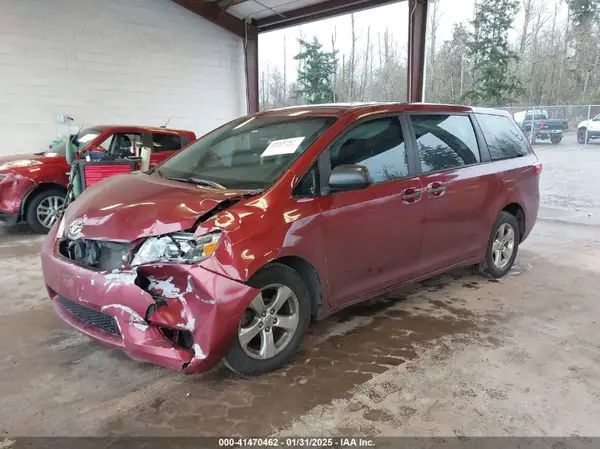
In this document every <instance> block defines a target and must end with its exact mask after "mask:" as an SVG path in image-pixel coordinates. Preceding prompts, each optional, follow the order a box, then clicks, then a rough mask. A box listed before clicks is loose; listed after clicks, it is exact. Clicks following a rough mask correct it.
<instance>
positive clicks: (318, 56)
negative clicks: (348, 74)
mask: <svg viewBox="0 0 600 449" xmlns="http://www.w3.org/2000/svg"><path fill="white" fill-rule="evenodd" d="M298 42H299V43H300V46H301V50H300V53H298V54H297V55H296V56H295V57H294V59H295V60H296V61H298V62H299V67H298V87H297V91H296V92H297V94H299V95H301V96H302V97H303V98H304V99H305V100H306V101H307V102H308V103H310V104H319V103H331V102H332V101H333V97H334V95H333V83H332V78H333V74H334V71H335V62H336V60H335V53H333V52H326V51H323V45H322V44H321V43H320V42H319V40H318V39H317V38H316V37H315V38H314V40H313V41H312V42H308V41H305V40H304V39H298Z"/></svg>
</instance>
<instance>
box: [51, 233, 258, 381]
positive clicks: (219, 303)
mask: <svg viewBox="0 0 600 449" xmlns="http://www.w3.org/2000/svg"><path fill="white" fill-rule="evenodd" d="M55 235H56V227H55V228H54V229H53V230H52V231H51V232H50V233H49V235H48V236H47V238H46V241H45V243H44V246H43V248H42V269H43V274H44V282H45V283H46V288H47V290H48V294H49V295H50V298H51V300H52V303H53V306H54V309H55V311H56V313H57V314H58V315H59V316H60V317H61V318H62V319H63V320H64V321H65V322H66V323H68V324H69V325H71V326H72V327H74V328H76V329H78V330H79V331H81V332H82V333H84V334H86V335H88V336H90V337H92V338H93V339H95V340H97V341H99V342H100V343H103V344H105V345H107V346H110V347H113V348H117V349H120V350H122V351H124V352H125V353H126V354H128V355H129V356H130V357H132V358H133V359H137V360H143V361H147V362H150V363H154V364H156V365H160V366H164V367H166V368H170V369H174V370H180V371H183V372H184V373H186V374H194V373H200V372H203V371H206V370H208V369H210V368H212V367H213V366H214V365H215V364H216V363H217V362H218V361H219V360H220V359H221V358H222V357H223V356H224V355H225V353H226V352H227V350H228V348H229V346H230V344H231V341H232V339H233V338H235V336H236V335H237V326H238V322H239V320H240V318H241V316H242V314H243V313H244V311H245V309H246V307H247V306H248V304H250V302H251V301H252V299H254V297H255V296H256V295H257V294H258V290H256V289H253V288H252V287H248V286H247V285H244V284H242V283H240V282H237V281H234V280H231V279H229V278H226V277H224V276H221V275H217V274H215V273H212V272H210V271H208V270H206V269H204V268H202V267H200V266H189V265H166V264H165V265H148V266H142V267H138V268H137V269H133V270H123V271H119V270H114V271H112V272H101V271H94V270H92V269H90V268H87V267H82V266H79V265H77V264H75V263H73V262H72V261H70V260H68V259H66V258H64V257H63V256H61V255H59V254H56V253H55V246H56V245H55V242H56V240H55ZM107 320H108V321H107ZM112 320H114V324H115V325H116V328H115V327H111V323H112V322H113V321H112ZM106 323H108V325H107V324H106ZM178 333H186V334H187V335H189V336H190V337H191V339H189V338H188V339H187V340H186V342H185V344H182V341H180V340H176V339H174V338H173V335H177V334H178Z"/></svg>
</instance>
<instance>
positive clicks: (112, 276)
mask: <svg viewBox="0 0 600 449" xmlns="http://www.w3.org/2000/svg"><path fill="white" fill-rule="evenodd" d="M104 278H105V279H106V281H107V284H108V287H107V289H106V291H107V292H109V291H111V290H112V289H113V288H114V287H117V286H120V285H132V284H133V283H134V282H135V279H136V278H137V271H119V270H113V271H112V272H111V273H109V274H107V275H105V276H104Z"/></svg>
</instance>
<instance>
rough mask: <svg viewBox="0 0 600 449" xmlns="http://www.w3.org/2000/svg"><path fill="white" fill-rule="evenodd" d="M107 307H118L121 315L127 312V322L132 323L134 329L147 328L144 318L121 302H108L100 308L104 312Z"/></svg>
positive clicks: (145, 329) (142, 329)
mask: <svg viewBox="0 0 600 449" xmlns="http://www.w3.org/2000/svg"><path fill="white" fill-rule="evenodd" d="M108 309H118V310H120V311H121V315H123V314H124V313H126V314H128V315H129V323H130V324H132V325H133V326H134V327H135V328H136V329H138V330H141V331H147V330H148V325H147V324H146V321H144V319H143V318H142V317H141V316H140V315H139V314H138V313H137V312H136V311H135V310H132V309H131V308H130V307H127V306H124V305H123V304H108V305H106V306H103V307H102V308H101V309H100V310H101V311H102V312H104V311H106V310H108ZM118 324H119V322H118V320H117V325H118ZM119 330H121V327H120V326H119ZM121 334H122V333H121Z"/></svg>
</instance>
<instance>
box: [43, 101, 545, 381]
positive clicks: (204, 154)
mask: <svg viewBox="0 0 600 449" xmlns="http://www.w3.org/2000/svg"><path fill="white" fill-rule="evenodd" d="M541 169H542V168H541V164H540V161H539V160H538V158H537V157H536V155H535V154H534V153H533V151H532V149H531V147H530V146H529V144H528V142H527V140H526V139H525V137H524V136H523V134H522V133H521V131H520V130H519V128H518V127H517V126H516V124H515V122H514V121H513V119H512V118H511V116H510V115H509V114H508V113H506V112H504V111H498V110H490V109H476V108H469V107H462V106H446V105H428V104H370V105H321V106H301V107H293V108H286V109H279V110H275V111H270V112H264V113H259V114H255V115H251V116H246V117H242V118H239V119H237V120H234V121H232V122H230V123H228V124H226V125H224V126H222V127H220V128H218V129H216V130H214V131H212V132H211V133H209V134H207V135H205V136H204V137H202V138H200V139H199V140H197V141H196V142H194V143H193V144H191V145H190V146H188V147H187V148H186V149H184V150H183V151H181V152H180V153H178V154H177V155H175V156H173V157H172V158H170V159H168V160H167V161H166V162H164V163H162V164H160V165H158V166H157V167H156V168H155V169H154V170H151V171H150V172H148V173H135V174H129V175H117V176H114V177H112V178H109V179H108V180H106V181H104V182H103V183H101V184H98V185H94V186H92V187H90V188H89V189H87V190H85V191H84V192H83V194H82V195H81V197H79V198H78V199H77V200H76V201H75V202H74V203H72V204H71V205H70V206H69V208H68V209H67V211H66V212H65V214H64V216H63V218H62V220H61V221H60V222H59V223H57V224H56V225H55V226H54V227H53V229H52V230H51V232H50V233H49V235H48V236H47V238H46V241H45V243H44V246H43V251H42V263H43V271H44V279H45V283H46V286H47V290H48V293H49V295H50V298H51V300H52V303H53V305H54V308H55V310H56V312H57V313H58V315H60V317H61V318H62V319H63V320H64V321H66V322H67V323H68V324H70V325H71V326H73V327H75V328H77V329H78V330H80V331H81V332H83V333H85V334H87V335H89V336H91V337H93V338H94V339H96V340H98V341H100V342H102V343H104V344H106V345H108V346H111V347H114V348H119V349H121V350H123V351H124V352H126V353H127V354H129V355H130V356H131V357H133V358H135V359H141V360H146V361H150V362H153V363H155V364H158V365H162V366H165V367H169V368H172V369H177V370H182V371H183V372H185V373H198V372H202V371H205V370H207V369H209V368H211V367H212V366H214V365H215V364H216V363H217V362H219V361H221V360H222V361H223V362H224V363H225V365H227V366H228V367H229V368H231V369H232V370H234V371H235V372H237V373H240V374H242V375H244V376H252V375H259V374H262V373H266V372H269V371H272V370H275V369H277V368H279V367H281V366H282V365H283V364H285V363H286V362H287V361H288V360H289V359H290V358H291V357H292V355H293V354H294V352H295V351H296V349H297V348H298V346H299V345H300V342H301V341H302V339H303V337H304V335H305V333H306V331H307V329H308V326H309V324H310V322H311V320H313V319H317V320H318V319H322V318H324V317H326V316H327V315H329V314H331V313H333V312H336V311H338V310H340V309H342V308H344V307H347V306H349V305H351V304H355V303H357V302H359V301H363V300H365V299H367V298H371V297H374V296H377V295H380V294H382V293H384V292H386V291H388V290H392V289H396V288H398V287H399V286H401V285H404V284H406V283H410V282H415V281H418V280H421V279H424V278H427V277H429V276H433V275H436V274H438V273H441V272H444V271H446V270H449V269H452V268H455V267H459V266H467V265H475V266H478V267H479V269H480V271H481V272H482V273H485V274H486V275H488V276H492V277H501V276H504V275H505V274H506V273H507V272H508V271H509V269H510V268H511V266H512V264H513V262H514V260H515V257H516V255H517V250H518V247H519V244H520V243H521V242H523V240H524V239H525V238H526V237H527V236H528V234H529V233H530V231H531V229H532V227H533V226H534V223H535V221H536V217H537V212H538V204H539V187H538V184H539V176H540V172H541Z"/></svg>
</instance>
